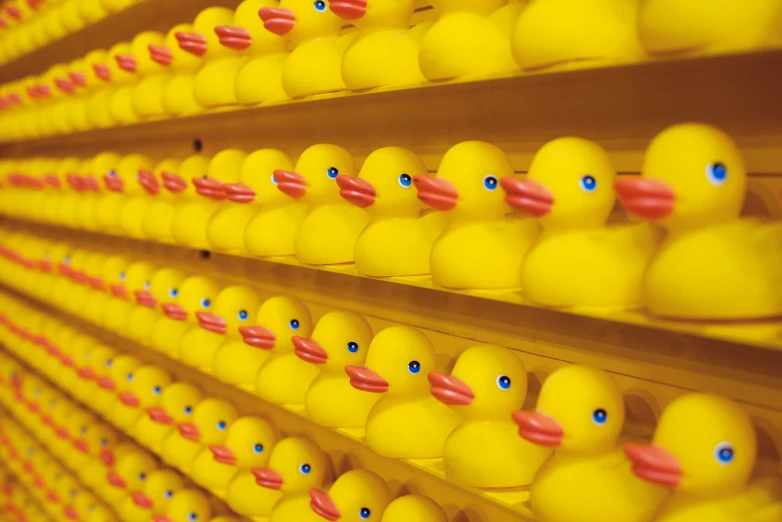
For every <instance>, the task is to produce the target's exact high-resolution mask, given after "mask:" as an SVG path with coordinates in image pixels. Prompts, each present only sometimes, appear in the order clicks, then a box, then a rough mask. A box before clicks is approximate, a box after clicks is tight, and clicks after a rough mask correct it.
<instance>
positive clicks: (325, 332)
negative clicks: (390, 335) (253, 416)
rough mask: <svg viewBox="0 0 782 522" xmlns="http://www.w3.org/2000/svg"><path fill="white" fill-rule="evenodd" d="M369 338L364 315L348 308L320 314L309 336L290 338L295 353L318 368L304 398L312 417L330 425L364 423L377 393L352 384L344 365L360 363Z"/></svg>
mask: <svg viewBox="0 0 782 522" xmlns="http://www.w3.org/2000/svg"><path fill="white" fill-rule="evenodd" d="M371 340H372V327H371V326H370V325H369V323H367V321H366V319H364V318H363V317H362V316H360V315H359V314H357V313H355V312H347V311H336V312H329V313H327V314H326V315H324V316H323V317H321V318H320V320H319V321H318V324H317V325H315V329H314V330H313V331H312V337H309V338H307V337H301V336H294V337H292V338H291V341H292V342H293V346H294V347H295V349H294V353H295V354H296V355H297V356H298V357H299V358H300V359H301V360H303V361H306V362H308V363H311V364H313V365H317V366H318V368H319V369H320V374H319V375H318V376H317V377H316V378H315V380H314V381H312V384H311V385H310V387H309V388H308V389H307V394H306V396H305V398H304V406H305V409H306V412H307V416H308V417H309V418H310V419H311V420H313V421H314V422H316V423H318V424H320V425H322V426H328V427H330V428H363V427H364V424H365V423H366V420H367V415H369V410H370V409H371V408H372V406H374V404H375V403H376V402H377V401H378V399H379V397H378V396H376V395H375V394H371V393H364V392H362V391H359V390H357V389H355V388H353V387H352V386H351V385H350V377H348V376H347V375H346V374H345V366H348V365H350V366H363V365H364V363H365V361H366V356H367V349H368V348H369V342H370V341H371Z"/></svg>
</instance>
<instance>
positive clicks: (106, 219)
mask: <svg viewBox="0 0 782 522" xmlns="http://www.w3.org/2000/svg"><path fill="white" fill-rule="evenodd" d="M99 157H100V165H101V170H98V169H95V175H96V176H98V177H99V178H100V179H101V181H102V183H103V185H104V186H105V188H106V190H105V191H104V192H102V194H101V196H100V200H99V201H98V204H97V207H96V209H95V219H96V221H97V225H98V228H99V230H101V231H102V232H107V233H110V234H117V233H119V231H120V229H119V215H120V212H121V211H122V204H123V203H124V201H125V198H124V195H123V192H124V191H125V189H126V187H128V188H130V187H129V185H130V183H131V181H132V180H135V175H136V173H135V172H132V168H133V167H134V166H135V165H136V164H138V165H141V164H142V163H143V160H142V159H141V158H143V156H141V155H139V154H129V155H127V156H119V155H117V154H114V153H111V152H105V153H102V154H100V155H99ZM97 160H98V157H96V161H95V163H96V164H97V163H98V161H97ZM120 164H122V166H123V169H122V172H121V173H120V169H119V167H120Z"/></svg>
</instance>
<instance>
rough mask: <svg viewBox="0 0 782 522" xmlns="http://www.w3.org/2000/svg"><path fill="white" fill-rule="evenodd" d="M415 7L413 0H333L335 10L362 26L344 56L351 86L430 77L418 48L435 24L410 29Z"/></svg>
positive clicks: (368, 86) (406, 82)
mask: <svg viewBox="0 0 782 522" xmlns="http://www.w3.org/2000/svg"><path fill="white" fill-rule="evenodd" d="M414 8H415V3H414V2H413V0H403V1H402V2H396V1H393V0H392V1H389V0H369V1H367V0H329V9H330V10H331V12H333V13H334V14H336V15H337V16H339V17H340V18H342V19H343V20H346V21H347V22H350V23H353V24H354V25H355V26H356V27H358V30H359V32H358V36H357V37H356V38H355V40H353V42H352V43H351V44H350V46H349V47H348V48H347V50H346V51H345V54H344V56H343V57H342V79H343V80H344V81H345V85H347V88H348V89H351V90H363V89H372V88H374V87H382V86H386V85H414V84H420V83H423V82H425V81H426V78H424V75H423V74H422V73H421V69H420V67H419V66H418V49H419V47H420V39H421V36H422V35H423V34H424V33H425V31H426V30H427V29H428V28H429V26H430V25H431V24H419V25H417V26H416V27H415V29H413V30H410V29H409V28H410V19H411V18H412V16H413V10H414Z"/></svg>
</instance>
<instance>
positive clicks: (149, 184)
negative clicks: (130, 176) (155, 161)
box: [138, 169, 160, 196]
mask: <svg viewBox="0 0 782 522" xmlns="http://www.w3.org/2000/svg"><path fill="white" fill-rule="evenodd" d="M138 182H139V185H141V187H142V188H143V189H144V190H146V191H147V194H149V195H151V196H154V195H155V194H157V193H158V192H160V182H159V181H158V180H157V178H156V177H155V175H154V174H152V173H151V172H150V171H148V170H147V169H138Z"/></svg>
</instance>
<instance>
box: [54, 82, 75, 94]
mask: <svg viewBox="0 0 782 522" xmlns="http://www.w3.org/2000/svg"><path fill="white" fill-rule="evenodd" d="M54 84H55V85H56V86H57V88H58V89H60V90H61V91H62V92H64V93H65V94H71V93H72V92H73V91H74V89H75V88H76V86H75V85H74V84H73V82H72V81H70V80H69V79H67V78H55V79H54Z"/></svg>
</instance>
